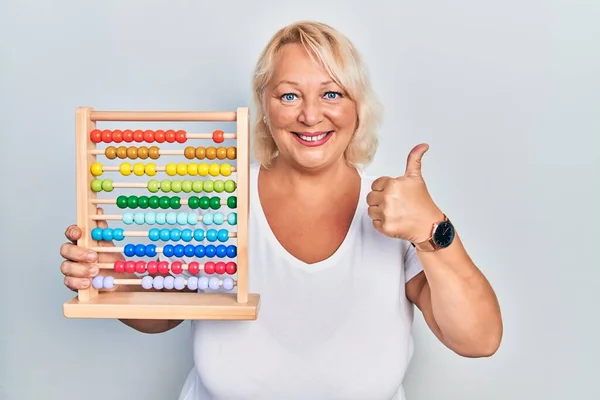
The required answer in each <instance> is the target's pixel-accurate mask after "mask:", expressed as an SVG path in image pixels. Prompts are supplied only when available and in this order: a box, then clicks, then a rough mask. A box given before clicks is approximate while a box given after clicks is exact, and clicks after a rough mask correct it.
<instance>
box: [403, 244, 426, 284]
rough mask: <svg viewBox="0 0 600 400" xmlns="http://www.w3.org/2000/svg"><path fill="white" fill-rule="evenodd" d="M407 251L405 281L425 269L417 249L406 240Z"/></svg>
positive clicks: (405, 255) (405, 254) (405, 256)
mask: <svg viewBox="0 0 600 400" xmlns="http://www.w3.org/2000/svg"><path fill="white" fill-rule="evenodd" d="M406 248H407V249H406V251H405V253H404V277H405V279H404V281H405V282H408V281H410V280H411V279H412V278H414V277H415V276H416V275H417V274H418V273H419V272H421V271H423V265H422V264H421V260H420V259H419V256H418V255H417V250H416V249H415V248H414V246H413V245H412V244H410V243H409V242H406Z"/></svg>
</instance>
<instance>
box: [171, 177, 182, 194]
mask: <svg viewBox="0 0 600 400" xmlns="http://www.w3.org/2000/svg"><path fill="white" fill-rule="evenodd" d="M171 191H173V192H174V193H179V192H181V181H180V180H177V179H175V180H174V181H172V182H171Z"/></svg>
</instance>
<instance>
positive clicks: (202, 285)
mask: <svg viewBox="0 0 600 400" xmlns="http://www.w3.org/2000/svg"><path fill="white" fill-rule="evenodd" d="M198 289H200V290H206V289H208V278H207V277H205V276H203V277H201V278H200V279H198Z"/></svg>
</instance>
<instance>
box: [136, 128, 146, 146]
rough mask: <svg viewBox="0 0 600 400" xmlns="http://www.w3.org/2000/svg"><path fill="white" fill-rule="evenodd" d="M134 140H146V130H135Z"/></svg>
mask: <svg viewBox="0 0 600 400" xmlns="http://www.w3.org/2000/svg"><path fill="white" fill-rule="evenodd" d="M133 140H134V141H136V142H137V143H142V142H143V141H144V131H142V130H141V129H138V130H136V131H134V132H133Z"/></svg>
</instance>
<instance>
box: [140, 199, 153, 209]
mask: <svg viewBox="0 0 600 400" xmlns="http://www.w3.org/2000/svg"><path fill="white" fill-rule="evenodd" d="M149 201H150V200H149V199H148V196H140V197H138V207H139V208H143V209H145V208H148V205H149Z"/></svg>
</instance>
